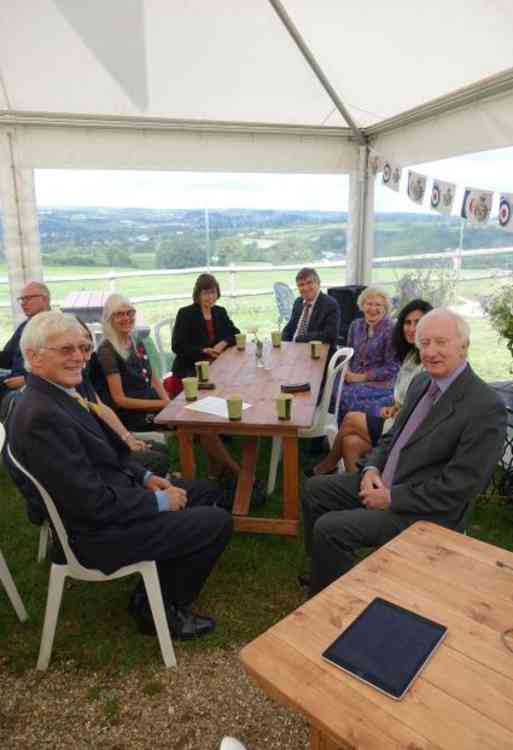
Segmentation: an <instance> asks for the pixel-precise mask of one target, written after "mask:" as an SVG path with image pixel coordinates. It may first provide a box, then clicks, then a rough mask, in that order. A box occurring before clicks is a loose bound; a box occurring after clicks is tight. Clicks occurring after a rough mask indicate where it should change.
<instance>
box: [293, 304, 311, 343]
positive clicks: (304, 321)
mask: <svg viewBox="0 0 513 750" xmlns="http://www.w3.org/2000/svg"><path fill="white" fill-rule="evenodd" d="M311 309H312V305H311V304H310V303H309V302H306V303H305V306H304V307H303V317H302V318H301V322H300V324H299V328H298V329H297V333H296V339H297V338H300V337H301V336H306V331H307V329H308V322H309V320H310V310H311Z"/></svg>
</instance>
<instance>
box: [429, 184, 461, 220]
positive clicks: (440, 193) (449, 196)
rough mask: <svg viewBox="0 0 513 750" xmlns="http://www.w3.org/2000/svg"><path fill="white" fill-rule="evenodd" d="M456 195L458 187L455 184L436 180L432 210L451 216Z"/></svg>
mask: <svg viewBox="0 0 513 750" xmlns="http://www.w3.org/2000/svg"><path fill="white" fill-rule="evenodd" d="M455 195H456V185H455V184H454V183H453V182H444V181H443V180H436V179H435V180H434V181H433V187H432V188H431V208H432V209H433V211H438V212H439V213H441V214H450V213H451V211H452V204H453V203H454V196H455Z"/></svg>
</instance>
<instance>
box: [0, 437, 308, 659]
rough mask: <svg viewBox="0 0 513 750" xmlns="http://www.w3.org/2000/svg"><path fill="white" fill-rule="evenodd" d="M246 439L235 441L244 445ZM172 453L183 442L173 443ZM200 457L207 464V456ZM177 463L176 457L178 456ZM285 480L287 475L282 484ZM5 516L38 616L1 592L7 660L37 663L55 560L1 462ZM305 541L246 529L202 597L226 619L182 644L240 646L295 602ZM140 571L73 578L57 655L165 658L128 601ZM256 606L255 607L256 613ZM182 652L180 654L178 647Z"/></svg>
mask: <svg viewBox="0 0 513 750" xmlns="http://www.w3.org/2000/svg"><path fill="white" fill-rule="evenodd" d="M269 447H270V440H267V441H266V443H265V446H264V448H265V449H264V450H262V451H261V457H260V463H259V468H258V470H257V474H258V475H259V476H260V477H261V478H262V479H263V478H264V477H265V476H266V466H267V463H266V462H267V461H268V457H269ZM237 449H238V446H235V452H237ZM171 451H172V454H175V452H176V446H175V445H174V444H173V441H172V444H171ZM198 458H199V464H200V471H201V459H200V457H198ZM175 465H176V464H175ZM278 486H281V483H280V484H279V485H278ZM0 490H1V492H2V523H1V525H0V549H1V550H2V552H3V553H4V556H5V558H6V560H7V562H8V565H9V568H10V570H11V572H12V574H13V576H14V578H15V580H16V585H17V587H18V589H19V591H20V594H21V596H22V599H23V601H24V603H25V606H26V608H27V610H28V612H29V616H30V620H29V622H28V623H26V624H24V625H20V624H19V623H18V622H17V619H16V615H15V614H14V611H13V609H12V607H11V605H10V603H9V602H8V600H7V598H6V596H5V595H4V593H3V592H2V593H0V643H2V644H3V646H2V652H3V654H2V655H3V657H4V668H7V669H9V670H12V671H15V672H23V671H25V670H27V669H33V668H34V665H35V661H36V659H37V653H38V649H39V642H40V638H41V628H42V623H43V617H44V607H45V602H46V591H47V585H48V564H43V565H38V564H37V563H36V553H37V544H38V538H39V529H38V528H37V527H35V526H33V525H32V524H31V523H30V522H28V521H27V519H26V515H25V503H24V501H23V499H22V497H21V495H20V494H19V492H18V491H17V490H16V489H15V487H14V486H13V484H12V482H11V480H10V477H9V476H8V475H7V473H6V471H5V468H4V467H1V468H0ZM280 508H281V503H280V499H279V497H278V495H277V494H276V495H274V496H272V497H271V498H270V499H269V500H268V503H267V506H266V508H265V514H266V515H277V514H278V513H279V511H280ZM302 556H303V552H302V544H301V542H298V543H294V542H290V541H288V540H287V539H285V538H283V537H275V536H270V535H264V534H262V535H249V534H238V535H235V536H234V537H233V540H232V541H231V543H230V545H229V548H228V549H227V550H226V552H225V553H224V554H223V556H222V557H221V559H220V561H219V563H218V565H217V566H216V568H215V569H214V572H213V574H212V576H211V577H210V579H209V581H208V584H207V586H206V588H205V591H204V592H203V593H202V596H201V598H200V600H199V602H198V609H199V611H204V612H207V613H208V614H210V615H212V616H213V617H214V618H215V619H216V620H217V621H218V622H219V623H220V627H219V628H218V629H217V631H216V632H215V633H213V634H212V635H211V636H209V637H208V638H206V639H204V640H200V641H198V642H196V643H179V644H178V645H177V651H181V650H184V651H187V652H195V651H201V650H202V649H212V648H216V647H221V648H229V647H230V648H231V647H233V646H234V645H235V646H239V645H242V644H243V643H246V642H247V641H249V640H251V639H253V638H254V637H256V636H257V635H258V634H259V633H261V632H262V631H264V630H265V629H267V628H268V627H270V625H272V624H273V623H274V622H276V621H278V620H279V619H281V618H282V617H283V616H284V615H285V614H286V613H288V612H290V611H291V610H293V609H295V608H296V607H297V606H298V605H299V604H300V602H301V601H302V592H301V590H300V589H299V588H298V586H297V584H296V579H295V575H296V572H297V571H298V569H299V567H300V565H301V561H302ZM134 585H135V577H132V578H131V579H123V580H121V581H114V582H111V583H104V584H101V585H100V584H98V583H86V582H76V581H73V582H71V583H69V584H68V585H67V587H66V588H65V592H64V597H63V606H62V609H61V613H60V616H59V620H58V625H57V633H56V639H55V644H54V652H53V657H52V662H51V664H53V663H56V664H61V665H62V664H63V663H65V662H66V660H69V659H72V660H73V661H74V663H76V665H77V668H79V669H87V670H94V671H98V670H100V671H103V672H106V673H108V672H109V670H116V671H120V672H124V671H127V670H131V669H134V668H139V667H143V666H144V665H146V664H147V663H149V662H155V663H157V664H159V662H160V658H161V657H160V651H159V648H158V643H157V641H156V639H154V638H144V637H141V636H140V635H139V634H138V633H137V631H136V629H135V625H134V623H133V621H132V619H131V618H130V617H129V616H128V615H127V614H126V607H127V603H128V598H129V595H130V592H131V590H132V589H133V587H134ZM249 613H250V614H249ZM177 658H178V660H179V659H180V654H179V653H178V657H177Z"/></svg>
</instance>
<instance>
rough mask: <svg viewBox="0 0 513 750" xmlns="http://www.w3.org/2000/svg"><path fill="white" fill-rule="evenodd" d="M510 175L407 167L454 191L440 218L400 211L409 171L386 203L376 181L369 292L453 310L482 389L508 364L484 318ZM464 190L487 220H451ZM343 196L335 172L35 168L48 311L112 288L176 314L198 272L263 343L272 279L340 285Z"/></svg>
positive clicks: (5, 321)
mask: <svg viewBox="0 0 513 750" xmlns="http://www.w3.org/2000/svg"><path fill="white" fill-rule="evenodd" d="M512 167H513V149H511V148H510V149H500V150H496V151H491V152H484V153H480V154H474V155H470V156H466V157H459V158H452V159H446V160H444V161H440V162H436V163H431V164H423V165H419V166H417V167H413V168H412V169H414V170H417V169H418V171H419V172H422V173H423V174H426V175H428V178H429V177H436V178H439V179H443V180H447V181H452V182H454V183H456V185H457V190H456V198H455V202H454V207H453V211H452V215H450V216H443V215H440V214H437V213H436V212H434V211H432V210H430V209H429V208H428V207H427V206H428V205H429V194H428V195H427V196H426V197H425V200H424V204H423V206H418V205H416V204H414V203H413V202H411V201H410V200H409V198H408V197H407V194H406V184H405V183H406V180H407V170H403V176H402V183H401V187H400V190H399V192H398V193H395V192H393V191H392V190H390V189H388V188H387V187H385V186H383V183H382V175H381V174H378V175H377V177H376V192H375V206H376V213H375V223H374V245H375V258H374V264H373V273H372V281H373V283H375V284H379V285H382V286H383V287H384V288H386V289H387V291H388V292H389V294H390V296H391V297H392V298H393V299H394V301H395V303H396V305H400V304H401V302H403V301H404V300H405V295H406V296H407V295H408V293H409V292H411V288H412V284H414V285H416V289H418V290H420V292H421V293H422V294H423V296H425V297H426V298H430V299H431V301H433V302H434V303H435V304H449V305H451V307H453V309H455V310H457V311H459V312H461V313H462V314H463V315H464V317H465V318H466V319H467V320H468V321H469V323H470V325H471V330H472V343H471V351H470V360H471V362H472V364H473V366H474V367H475V369H476V370H477V372H478V373H479V374H480V375H481V376H482V377H483V378H485V379H486V380H504V379H505V378H506V377H508V375H509V369H510V361H511V357H510V355H509V353H508V351H507V348H506V344H505V342H504V341H503V340H499V339H498V336H497V334H496V333H495V332H494V331H493V329H492V327H491V325H490V323H489V321H488V319H487V317H486V314H485V308H486V301H487V298H488V297H489V295H490V294H491V292H492V291H493V289H495V288H497V287H498V286H499V285H501V284H504V283H506V282H508V281H509V280H510V274H511V267H512V254H511V250H512V249H513V248H512V247H511V246H512V245H513V235H511V234H509V233H508V232H505V231H503V230H502V229H501V228H500V227H499V226H498V223H497V210H498V205H497V204H498V193H500V191H505V192H506V191H512V190H513V178H511V175H512V174H513V169H512ZM508 175H509V183H508ZM467 186H479V187H480V188H481V189H489V190H493V191H495V194H494V204H493V208H492V215H491V217H490V220H489V222H488V223H486V224H484V225H479V226H477V225H473V224H470V223H468V222H467V221H465V220H463V219H461V218H460V216H459V214H460V208H461V202H462V197H463V191H464V189H465V187H467ZM428 192H429V181H428V190H427V191H426V193H428ZM348 193H349V178H348V177H347V176H346V175H297V174H296V175H269V174H267V175H266V174H258V175H257V174H220V173H215V174H213V173H188V172H185V173H184V172H181V173H178V172H133V171H101V172H100V171H95V170H88V171H72V170H37V171H36V194H37V203H38V214H39V231H40V238H41V251H42V255H43V266H44V275H45V280H46V281H47V283H48V284H49V286H50V289H51V293H52V302H53V304H54V305H57V306H58V305H59V303H60V302H62V300H63V299H64V297H65V296H66V294H68V293H69V292H72V291H77V290H81V289H83V290H96V291H113V290H116V291H119V292H121V293H123V294H126V295H127V296H128V297H130V298H131V299H132V301H133V302H135V303H137V305H138V307H139V308H140V309H141V312H142V314H143V315H144V320H145V322H146V323H148V324H150V325H154V324H155V323H157V322H158V321H159V320H160V319H162V318H163V317H165V316H166V315H169V314H175V313H176V311H177V309H178V308H179V307H181V306H183V305H184V304H188V302H189V300H190V296H191V290H192V286H193V284H194V279H195V277H196V276H197V274H198V273H199V272H200V271H201V270H205V269H207V268H210V269H211V270H212V272H213V273H215V275H216V277H217V278H218V280H219V282H220V285H221V290H222V294H223V301H222V304H223V305H225V306H226V307H227V308H228V310H229V312H230V315H231V317H232V318H233V319H234V320H235V321H236V322H237V324H238V325H239V327H240V328H241V330H244V329H248V328H253V327H255V326H257V327H258V331H259V335H262V336H264V337H266V336H269V334H270V331H271V329H272V328H275V327H276V324H277V321H278V312H277V307H276V303H275V299H274V295H273V291H272V286H273V283H274V282H276V281H283V282H286V283H287V284H289V286H291V287H292V288H293V289H294V288H295V285H294V277H295V273H296V271H297V269H299V268H300V267H301V266H303V265H312V266H315V267H316V268H317V269H318V270H319V272H320V275H321V279H322V284H323V286H337V285H343V284H344V283H345V259H346V258H345V254H346V233H347V228H348V214H347V212H348V200H349V199H348ZM0 238H1V234H0ZM0 249H1V250H2V257H1V259H0V260H1V263H2V272H3V275H5V276H6V274H7V269H6V265H5V258H4V255H3V246H2V245H1V244H0ZM492 249H493V250H494V251H495V252H494V253H490V252H488V253H486V254H482V255H479V254H475V251H479V250H492ZM468 251H474V252H473V253H472V254H469V255H467V256H466V255H465V253H466V252H468ZM424 255H427V256H428V257H420V258H419V257H418V256H424ZM429 256H431V257H429ZM0 305H1V307H0V343H5V341H6V340H7V339H8V338H9V336H10V335H11V332H12V324H13V323H12V318H11V312H10V303H9V297H8V286H7V285H2V286H0ZM491 353H493V356H490V355H491Z"/></svg>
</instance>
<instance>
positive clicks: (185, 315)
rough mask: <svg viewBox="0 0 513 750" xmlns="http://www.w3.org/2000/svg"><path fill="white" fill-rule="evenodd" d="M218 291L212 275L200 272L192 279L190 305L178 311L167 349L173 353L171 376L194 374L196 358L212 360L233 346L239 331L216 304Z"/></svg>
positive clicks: (182, 376) (217, 285) (219, 292)
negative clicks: (174, 356)
mask: <svg viewBox="0 0 513 750" xmlns="http://www.w3.org/2000/svg"><path fill="white" fill-rule="evenodd" d="M220 296H221V290H220V288H219V284H218V282H217V279H216V278H215V276H212V275H211V274H209V273H202V274H201V275H200V276H198V278H197V279H196V284H195V285H194V291H193V293H192V299H193V300H194V301H193V304H192V305H188V306H187V307H181V308H180V309H179V310H178V314H177V316H176V320H175V324H174V327H173V340H172V342H171V348H172V350H173V351H174V353H175V354H176V359H175V361H174V362H173V375H174V376H175V377H176V378H185V377H187V376H189V375H194V374H195V369H194V363H195V362H197V361H198V360H202V359H209V360H211V361H214V360H215V359H217V358H218V357H220V356H221V355H222V353H223V352H224V350H225V349H227V348H228V347H229V346H234V345H235V334H236V333H240V331H239V329H238V328H237V327H236V326H235V325H234V324H233V322H232V321H231V319H230V317H229V316H228V313H227V312H226V310H225V309H224V307H221V306H220V305H218V304H217V300H218V299H219V297H220Z"/></svg>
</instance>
